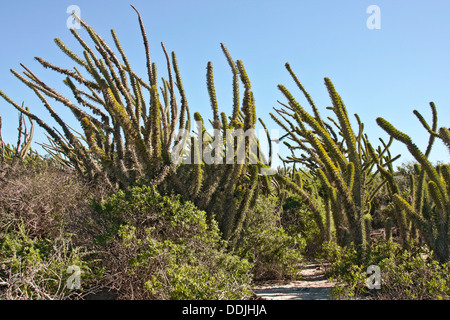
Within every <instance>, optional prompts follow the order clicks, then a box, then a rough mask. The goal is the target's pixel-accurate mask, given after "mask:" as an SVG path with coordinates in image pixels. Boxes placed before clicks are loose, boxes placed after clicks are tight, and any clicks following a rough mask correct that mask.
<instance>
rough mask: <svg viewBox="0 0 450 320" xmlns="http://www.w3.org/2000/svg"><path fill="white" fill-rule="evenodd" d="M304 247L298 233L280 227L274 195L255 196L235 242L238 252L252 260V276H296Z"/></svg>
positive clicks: (277, 202) (257, 277) (290, 277)
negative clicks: (254, 201) (237, 242)
mask: <svg viewBox="0 0 450 320" xmlns="http://www.w3.org/2000/svg"><path fill="white" fill-rule="evenodd" d="M304 247H305V240H304V238H302V237H301V235H300V234H299V233H294V234H292V235H291V234H290V233H288V232H287V231H286V230H285V229H284V228H283V226H282V223H281V210H280V205H279V200H278V198H277V197H274V196H267V197H265V196H260V197H258V199H257V200H256V204H255V207H254V209H252V210H251V211H250V212H249V215H248V220H247V225H246V226H245V228H244V231H243V233H242V235H241V241H240V242H239V246H238V252H239V255H240V256H242V257H244V258H246V259H248V260H249V261H251V262H252V263H253V274H254V278H255V280H261V279H271V280H272V279H292V278H296V277H297V274H298V273H299V271H300V264H301V262H302V258H303V256H302V251H303V250H304Z"/></svg>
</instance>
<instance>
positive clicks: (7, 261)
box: [0, 225, 96, 300]
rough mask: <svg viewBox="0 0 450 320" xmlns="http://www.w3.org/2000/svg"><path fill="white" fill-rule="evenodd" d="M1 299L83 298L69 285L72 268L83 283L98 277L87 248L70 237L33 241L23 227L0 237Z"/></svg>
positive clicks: (61, 236) (36, 239) (4, 233)
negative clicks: (89, 262)
mask: <svg viewBox="0 0 450 320" xmlns="http://www.w3.org/2000/svg"><path fill="white" fill-rule="evenodd" d="M0 251H1V256H0V299H1V298H4V299H8V300H12V299H13V300H17V299H20V300H22V299H33V300H36V299H39V300H40V299H51V300H53V299H67V298H74V297H78V296H80V294H81V292H80V291H72V290H71V288H67V286H66V284H67V281H68V280H69V276H70V275H71V274H72V273H70V272H68V271H70V270H68V268H69V267H70V266H77V267H79V268H80V271H81V275H80V276H81V278H82V279H83V280H82V281H83V282H84V283H87V282H88V281H89V280H90V279H93V278H95V276H96V275H94V274H93V272H92V270H91V268H90V266H89V264H88V261H89V260H87V259H86V257H87V256H88V255H89V254H90V252H88V251H87V250H86V249H85V248H83V247H79V246H74V245H73V243H72V241H71V239H70V238H69V237H65V236H63V235H60V236H59V237H57V238H55V239H38V238H36V237H34V238H31V237H30V236H29V235H28V234H27V233H26V230H25V228H24V226H23V225H22V226H21V227H20V228H19V229H18V230H12V231H10V232H2V233H1V234H0Z"/></svg>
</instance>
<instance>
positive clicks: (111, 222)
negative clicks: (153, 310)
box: [97, 186, 251, 299]
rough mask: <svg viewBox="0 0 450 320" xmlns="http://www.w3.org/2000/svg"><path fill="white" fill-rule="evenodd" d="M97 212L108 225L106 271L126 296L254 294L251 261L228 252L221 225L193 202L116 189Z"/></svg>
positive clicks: (151, 190) (145, 190) (104, 241)
mask: <svg viewBox="0 0 450 320" xmlns="http://www.w3.org/2000/svg"><path fill="white" fill-rule="evenodd" d="M97 210H98V211H99V214H100V215H101V216H102V217H104V220H103V222H102V223H103V224H104V225H105V226H107V228H106V229H105V230H106V233H105V236H104V237H103V238H102V239H101V240H102V242H101V243H102V246H103V248H104V250H105V251H106V252H108V256H107V258H106V259H105V262H106V264H107V270H109V272H111V274H112V275H113V277H112V279H111V281H113V282H114V286H116V287H117V288H118V291H120V292H121V294H122V295H123V297H124V298H126V299H130V298H148V299H219V298H220V299H245V298H249V297H250V293H251V292H250V290H249V283H250V281H251V273H250V270H251V264H250V263H249V262H248V261H247V260H245V259H240V258H238V257H237V256H234V255H232V254H230V253H226V252H225V251H224V247H225V246H224V243H223V240H221V238H220V233H219V229H218V226H217V223H216V222H214V221H212V222H211V223H207V219H206V213H205V212H204V211H201V210H198V209H197V208H196V207H195V206H194V204H193V203H191V202H189V201H183V200H182V199H181V197H180V196H173V197H170V196H162V195H160V194H159V193H158V191H156V189H155V188H152V187H148V186H143V187H133V188H132V189H131V190H130V191H127V192H125V191H118V192H117V193H116V194H113V195H112V196H110V197H109V198H108V200H107V201H105V202H104V203H102V204H99V205H98V208H97ZM130 283H132V292H130V287H129V286H130Z"/></svg>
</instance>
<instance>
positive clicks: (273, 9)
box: [0, 0, 450, 164]
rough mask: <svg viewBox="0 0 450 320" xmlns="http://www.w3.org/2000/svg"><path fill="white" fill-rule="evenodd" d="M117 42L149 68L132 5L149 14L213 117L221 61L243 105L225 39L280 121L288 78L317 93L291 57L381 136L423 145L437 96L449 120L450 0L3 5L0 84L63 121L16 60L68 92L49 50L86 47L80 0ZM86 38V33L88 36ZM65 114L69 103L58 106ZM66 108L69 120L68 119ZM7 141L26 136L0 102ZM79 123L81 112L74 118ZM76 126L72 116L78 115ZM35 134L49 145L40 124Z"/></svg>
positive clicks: (226, 106) (228, 99) (319, 96)
mask: <svg viewBox="0 0 450 320" xmlns="http://www.w3.org/2000/svg"><path fill="white" fill-rule="evenodd" d="M72 4H74V5H77V6H79V7H80V9H81V16H82V18H83V19H84V20H86V21H87V22H88V23H89V24H90V25H92V26H93V27H94V28H95V29H96V30H97V32H99V33H100V34H101V35H103V36H104V38H106V39H107V40H108V41H112V40H111V37H110V33H109V31H110V29H112V28H113V29H115V30H116V31H117V33H118V35H119V37H120V39H121V42H122V45H123V47H124V48H125V51H126V52H127V53H128V57H129V59H130V60H131V63H132V66H133V67H134V69H135V70H137V71H138V72H139V73H140V74H141V75H142V76H143V77H144V76H145V54H144V50H143V46H142V40H141V36H140V33H139V26H138V22H137V19H136V15H135V13H134V11H133V10H132V9H131V7H130V4H134V5H135V6H136V7H137V8H138V9H139V10H140V11H141V14H142V16H143V19H144V22H145V24H146V28H147V32H148V34H149V37H150V42H151V51H152V52H151V54H152V59H153V61H155V62H157V63H158V65H159V73H160V74H159V75H160V76H161V75H165V69H164V68H165V59H164V55H163V52H162V50H161V47H160V42H161V41H163V42H164V43H165V45H166V47H167V49H168V50H170V51H175V52H176V53H177V57H178V61H179V65H180V69H181V73H182V77H183V83H184V86H185V89H186V92H187V98H188V100H189V105H190V107H191V111H199V112H201V113H202V115H203V117H204V118H211V117H212V114H211V111H210V106H209V97H208V94H207V90H206V81H205V77H206V65H207V62H208V61H212V62H213V64H214V68H215V81H216V91H217V94H218V100H219V107H220V110H221V111H225V112H226V113H227V114H228V115H229V114H230V113H231V106H232V87H231V79H232V75H231V73H230V70H229V66H228V64H227V61H226V59H225V57H224V56H223V54H222V52H221V49H220V42H223V43H224V44H225V45H226V46H227V47H228V49H229V51H230V52H231V54H232V56H233V58H234V59H235V60H237V59H241V60H243V61H244V64H245V67H246V70H247V72H248V74H249V76H250V78H251V80H252V84H253V91H254V94H255V99H256V104H257V113H258V116H259V117H262V118H263V119H264V120H266V123H267V124H268V125H269V127H270V128H276V125H275V124H274V123H273V122H271V121H270V120H269V116H268V115H269V112H272V108H273V107H277V106H278V104H277V100H283V96H282V94H281V93H280V92H279V91H278V89H277V84H280V83H281V84H285V85H286V86H287V87H288V88H289V89H292V92H293V93H294V95H295V96H296V97H298V100H299V101H300V102H301V103H302V104H304V105H305V106H307V103H306V101H305V100H304V98H303V97H302V95H301V93H300V92H299V91H298V90H296V87H295V85H294V83H293V81H292V80H291V78H290V76H289V74H288V72H287V71H286V69H285V68H284V64H285V62H289V63H290V64H291V66H292V68H293V69H294V71H295V72H296V73H297V75H298V76H299V78H300V79H301V80H302V82H303V84H304V86H305V87H306V88H307V90H308V91H309V92H310V94H311V96H312V97H313V99H314V101H315V102H316V104H317V105H318V106H319V108H320V110H321V111H322V114H323V115H329V113H328V111H327V110H325V108H326V107H327V106H329V105H330V104H331V102H330V100H329V98H328V94H327V91H326V88H325V86H324V84H323V78H324V77H329V78H331V80H332V81H333V82H334V84H335V87H336V88H337V90H338V92H339V93H340V95H341V96H342V98H343V99H344V102H345V104H346V106H347V109H348V111H349V113H351V114H353V113H358V114H359V116H360V117H361V119H362V120H363V122H364V123H365V128H366V132H367V133H368V135H369V139H370V140H371V141H372V143H373V144H375V145H378V137H382V138H383V139H385V140H387V135H386V134H385V133H384V131H382V130H381V129H380V128H379V127H378V126H377V124H376V122H375V119H376V118H377V117H378V116H382V117H384V118H386V119H387V120H388V121H390V122H391V123H393V124H394V125H395V126H397V128H399V129H400V130H403V131H405V132H406V133H408V134H409V135H411V136H412V138H413V140H414V141H415V142H416V143H417V145H418V146H419V147H420V148H421V149H422V150H423V149H424V148H425V146H426V143H427V139H428V135H427V134H426V132H425V131H424V130H423V128H422V127H421V126H420V125H419V123H418V121H417V119H416V118H415V116H414V115H413V113H412V111H413V109H417V110H419V111H420V112H421V113H422V114H423V115H424V117H425V118H426V119H430V115H431V113H430V109H429V106H428V104H429V102H430V101H434V102H435V103H436V105H437V108H438V113H439V125H440V126H447V127H448V126H450V81H449V76H450V40H449V39H450V37H449V36H450V23H449V22H450V19H449V15H450V2H449V1H448V0H431V1H415V0H414V1H413V0H408V1H405V0H396V1H391V0H389V1H385V0H370V1H366V0H352V1H350V0H341V1H332V0H317V1H302V0H277V1H266V0H227V1H225V0H222V1H218V0H215V1H211V0H165V1H162V0H160V1H156V0H151V1H144V0H133V1H130V0H127V1H103V0H96V1H92V0H90V1H85V0H70V1H65V0H64V1H63V0H60V1H48V0H45V1H44V0H41V1H24V0H16V1H8V2H6V1H4V2H2V5H1V6H2V9H1V11H0V22H1V28H0V39H1V40H0V41H1V50H0V57H1V59H0V88H1V90H3V91H4V92H5V93H6V94H8V95H9V96H10V97H11V98H12V99H13V100H15V101H16V102H17V103H21V102H22V101H25V103H26V105H28V106H29V107H30V109H31V111H32V112H34V113H35V114H37V115H38V116H40V117H42V119H44V120H48V121H49V122H51V123H53V122H52V121H51V119H49V116H48V114H47V112H46V110H45V108H44V107H43V106H42V105H41V104H40V103H39V101H38V100H37V98H36V97H35V96H34V93H32V92H31V91H30V90H29V89H28V88H27V87H25V85H23V84H22V83H21V82H20V81H19V80H17V79H16V78H15V77H14V76H13V75H12V74H11V73H10V72H9V69H10V68H14V69H16V70H21V67H20V65H19V63H24V64H25V65H26V66H28V67H30V68H31V69H32V70H33V71H34V72H35V73H37V74H38V75H39V76H41V78H42V79H44V80H46V81H48V82H49V84H51V86H52V87H54V88H57V89H60V91H61V92H63V93H67V91H65V88H64V86H63V85H62V82H61V81H62V77H61V76H58V75H57V76H55V75H54V73H53V72H52V71H50V70H45V69H43V68H42V67H41V66H40V65H39V64H38V63H37V62H36V61H34V59H33V58H34V57H35V56H40V57H43V58H45V59H47V60H48V61H50V62H52V63H54V64H56V65H60V66H62V67H66V68H71V67H73V62H72V61H71V60H70V59H69V58H67V57H66V56H65V55H64V54H63V53H62V52H60V51H59V49H58V48H57V47H56V45H55V44H54V42H53V39H54V38H55V37H59V38H61V39H62V40H63V41H65V42H66V43H67V44H68V45H69V46H70V47H71V48H72V49H73V50H74V51H75V52H78V53H80V54H81V50H80V48H79V46H77V45H76V43H75V42H74V41H73V40H72V35H71V34H70V32H69V30H68V29H67V27H66V21H67V18H68V14H67V13H66V9H67V7H68V6H69V5H72ZM373 4H374V5H377V6H379V8H380V9H381V29H379V30H370V29H368V28H367V26H366V20H367V19H368V18H369V16H370V14H368V13H366V9H367V7H368V6H369V5H373ZM83 34H84V33H83ZM53 106H54V108H55V109H56V110H57V111H59V112H62V113H63V114H64V115H65V117H66V119H67V117H69V119H70V117H72V116H71V114H70V113H68V112H66V111H65V107H63V106H62V105H57V104H56V102H54V104H53ZM66 114H67V116H66ZM0 115H1V116H2V118H3V138H4V140H5V141H6V142H15V141H16V139H17V131H16V128H17V124H18V121H17V112H16V111H15V110H14V109H13V108H12V107H11V106H10V105H8V104H7V103H6V102H4V101H3V100H0ZM72 119H73V118H72ZM69 123H70V121H69ZM35 141H40V142H45V141H46V138H45V137H44V135H43V131H42V130H41V129H40V128H37V132H36V134H35ZM392 152H393V153H394V154H397V153H401V154H402V155H403V156H402V160H401V161H400V162H398V164H400V163H401V162H402V161H409V160H412V158H411V156H410V155H409V153H408V152H407V151H406V149H405V148H404V147H403V146H402V145H401V144H400V143H395V144H394V146H393V148H392ZM449 158H450V157H449V154H448V152H447V150H446V149H445V148H444V147H443V146H442V144H440V143H439V144H436V145H435V147H434V151H433V153H432V156H431V160H433V161H436V160H441V161H445V162H448V160H449Z"/></svg>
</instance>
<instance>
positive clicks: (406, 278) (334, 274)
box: [325, 242, 450, 300]
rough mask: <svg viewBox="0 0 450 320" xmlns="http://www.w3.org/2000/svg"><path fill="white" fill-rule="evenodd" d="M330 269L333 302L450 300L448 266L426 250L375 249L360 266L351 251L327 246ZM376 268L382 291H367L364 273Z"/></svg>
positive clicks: (386, 245)
mask: <svg viewBox="0 0 450 320" xmlns="http://www.w3.org/2000/svg"><path fill="white" fill-rule="evenodd" d="M325 252H326V256H327V259H329V261H330V265H329V267H328V270H327V274H328V276H329V277H331V279H332V280H334V281H336V282H338V284H337V285H336V287H335V288H333V292H332V293H333V297H334V298H335V299H353V298H361V297H364V298H366V299H388V300H392V299H395V300H399V299H407V300H411V299H431V300H442V299H445V300H448V299H449V298H450V286H449V283H450V275H449V268H450V264H449V263H445V264H441V263H439V262H438V261H437V260H434V259H433V258H432V256H433V253H432V251H430V250H429V249H428V248H427V247H417V246H412V245H411V246H410V249H408V250H405V249H402V247H401V246H400V245H398V244H396V243H393V242H380V243H378V244H376V245H374V246H373V247H372V248H371V250H370V254H368V255H366V260H365V261H364V263H361V262H360V261H359V259H358V254H357V252H356V251H355V250H354V249H352V248H342V247H340V246H337V245H336V244H335V243H328V244H327V245H326V248H325ZM370 265H376V266H378V267H379V268H380V271H381V289H380V290H377V289H371V290H370V289H368V288H367V286H366V279H367V275H366V270H367V268H368V267H369V266H370Z"/></svg>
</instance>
